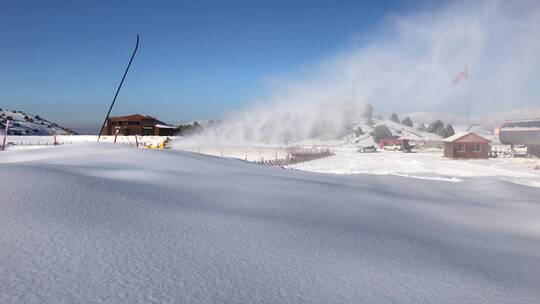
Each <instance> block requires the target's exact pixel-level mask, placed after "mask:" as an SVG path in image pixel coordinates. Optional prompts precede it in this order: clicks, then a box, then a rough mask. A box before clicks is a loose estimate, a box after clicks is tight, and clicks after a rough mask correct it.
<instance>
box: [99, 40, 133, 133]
mask: <svg viewBox="0 0 540 304" xmlns="http://www.w3.org/2000/svg"><path fill="white" fill-rule="evenodd" d="M138 48H139V34H137V44H135V49H134V50H133V54H131V59H129V63H128V66H127V68H126V71H125V72H124V76H122V80H121V81H120V85H119V86H118V89H117V90H116V94H114V98H113V101H112V103H111V107H110V108H109V112H107V116H105V120H104V121H103V125H102V126H101V129H100V130H99V136H98V139H97V140H98V142H99V138H100V137H101V134H102V133H103V128H105V124H106V123H107V119H109V115H110V114H111V111H112V108H113V106H114V102H115V101H116V97H118V93H119V92H120V89H121V88H122V84H123V83H124V79H125V78H126V75H127V72H128V71H129V67H130V66H131V62H132V61H133V57H135V53H137V49H138Z"/></svg>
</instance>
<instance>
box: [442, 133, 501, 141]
mask: <svg viewBox="0 0 540 304" xmlns="http://www.w3.org/2000/svg"><path fill="white" fill-rule="evenodd" d="M468 135H472V136H474V137H476V138H478V140H479V141H484V142H491V140H489V139H485V138H483V137H482V136H480V135H478V134H476V133H473V132H461V133H456V134H454V135H452V136H450V137H447V138H445V139H443V140H442V141H443V142H447V143H453V142H456V141H458V140H460V139H462V138H463V137H465V136H468Z"/></svg>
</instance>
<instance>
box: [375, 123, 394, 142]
mask: <svg viewBox="0 0 540 304" xmlns="http://www.w3.org/2000/svg"><path fill="white" fill-rule="evenodd" d="M371 136H373V140H375V142H377V143H378V142H379V141H380V140H381V139H384V138H392V131H390V129H389V128H388V127H387V126H385V125H378V126H376V127H375V129H374V130H373V132H371Z"/></svg>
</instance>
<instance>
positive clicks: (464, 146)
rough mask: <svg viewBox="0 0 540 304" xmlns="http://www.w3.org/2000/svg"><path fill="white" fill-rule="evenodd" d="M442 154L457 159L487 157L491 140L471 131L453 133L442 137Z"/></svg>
mask: <svg viewBox="0 0 540 304" xmlns="http://www.w3.org/2000/svg"><path fill="white" fill-rule="evenodd" d="M443 143H444V156H445V157H448V158H459V159H487V158H489V153H490V152H491V141H490V140H487V139H485V138H483V137H481V136H479V135H476V134H475V133H472V132H466V133H459V134H454V135H452V136H450V137H448V138H445V139H443Z"/></svg>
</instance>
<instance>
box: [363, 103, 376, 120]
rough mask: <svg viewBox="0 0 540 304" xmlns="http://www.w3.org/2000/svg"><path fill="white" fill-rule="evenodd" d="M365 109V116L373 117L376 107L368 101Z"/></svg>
mask: <svg viewBox="0 0 540 304" xmlns="http://www.w3.org/2000/svg"><path fill="white" fill-rule="evenodd" d="M364 111H365V117H367V118H369V119H371V118H373V111H375V108H373V106H372V105H371V104H369V103H367V104H366V107H365V110H364Z"/></svg>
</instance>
